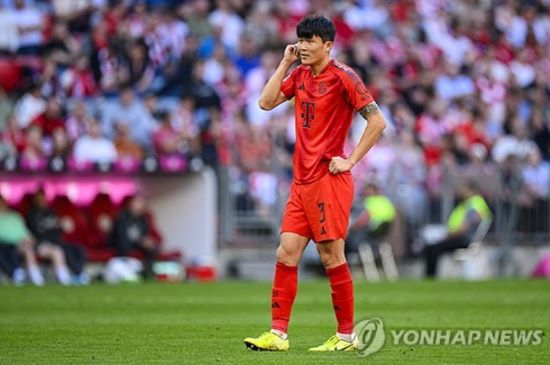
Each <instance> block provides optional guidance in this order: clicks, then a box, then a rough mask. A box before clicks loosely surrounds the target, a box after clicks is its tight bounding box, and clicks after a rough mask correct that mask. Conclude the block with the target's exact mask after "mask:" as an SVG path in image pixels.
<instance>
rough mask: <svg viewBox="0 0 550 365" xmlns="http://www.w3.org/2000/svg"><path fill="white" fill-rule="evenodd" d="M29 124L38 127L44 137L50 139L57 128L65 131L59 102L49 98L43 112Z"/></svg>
mask: <svg viewBox="0 0 550 365" xmlns="http://www.w3.org/2000/svg"><path fill="white" fill-rule="evenodd" d="M31 124H32V125H36V126H38V127H40V128H41V129H42V133H43V134H44V136H46V137H51V135H52V134H53V132H54V131H55V130H56V129H58V128H61V129H65V119H64V118H63V115H62V110H61V105H60V104H59V100H57V98H55V97H51V98H49V99H48V100H47V101H46V109H45V110H44V112H43V113H41V114H39V115H38V116H37V117H36V118H34V119H33V120H32V121H31Z"/></svg>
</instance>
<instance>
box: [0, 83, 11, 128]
mask: <svg viewBox="0 0 550 365" xmlns="http://www.w3.org/2000/svg"><path fill="white" fill-rule="evenodd" d="M12 113H13V101H12V100H11V98H10V96H9V95H8V93H7V92H6V90H4V89H3V88H2V87H0V131H3V130H4V128H6V125H7V124H8V117H9V116H10V115H11V114H12Z"/></svg>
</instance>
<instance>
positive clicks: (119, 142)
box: [114, 123, 144, 161]
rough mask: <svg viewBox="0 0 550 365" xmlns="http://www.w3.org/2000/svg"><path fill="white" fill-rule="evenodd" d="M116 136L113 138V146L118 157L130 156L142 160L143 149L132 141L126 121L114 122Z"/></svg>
mask: <svg viewBox="0 0 550 365" xmlns="http://www.w3.org/2000/svg"><path fill="white" fill-rule="evenodd" d="M115 129H116V137H115V140H114V143H115V148H116V151H117V155H118V158H119V159H123V158H130V159H135V160H138V161H140V160H142V159H143V156H144V152H143V149H142V148H141V146H140V145H139V144H137V143H136V142H134V141H133V140H132V138H131V136H130V127H129V126H128V124H126V123H117V124H116V127H115Z"/></svg>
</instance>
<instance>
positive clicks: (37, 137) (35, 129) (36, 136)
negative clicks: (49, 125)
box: [21, 125, 46, 166]
mask: <svg viewBox="0 0 550 365" xmlns="http://www.w3.org/2000/svg"><path fill="white" fill-rule="evenodd" d="M45 158H46V153H45V151H44V141H43V132H42V127H40V126H39V125H30V126H29V127H28V128H27V130H26V132H25V148H24V150H23V151H22V152H21V160H22V161H27V162H29V163H30V164H31V165H33V166H34V165H36V164H37V163H39V162H40V161H43V160H44V159H45Z"/></svg>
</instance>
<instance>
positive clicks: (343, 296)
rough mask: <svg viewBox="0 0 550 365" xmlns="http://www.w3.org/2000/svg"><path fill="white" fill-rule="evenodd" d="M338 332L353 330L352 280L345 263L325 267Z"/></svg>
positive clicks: (349, 332) (347, 332) (348, 332)
mask: <svg viewBox="0 0 550 365" xmlns="http://www.w3.org/2000/svg"><path fill="white" fill-rule="evenodd" d="M326 271H327V276H328V280H329V281H330V289H331V290H332V293H331V294H332V307H333V308H334V313H335V314H336V320H337V321H338V333H341V334H351V333H352V332H353V280H352V278H351V272H350V270H349V266H348V264H347V263H343V264H342V265H340V266H336V267H333V268H331V269H327V270H326Z"/></svg>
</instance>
